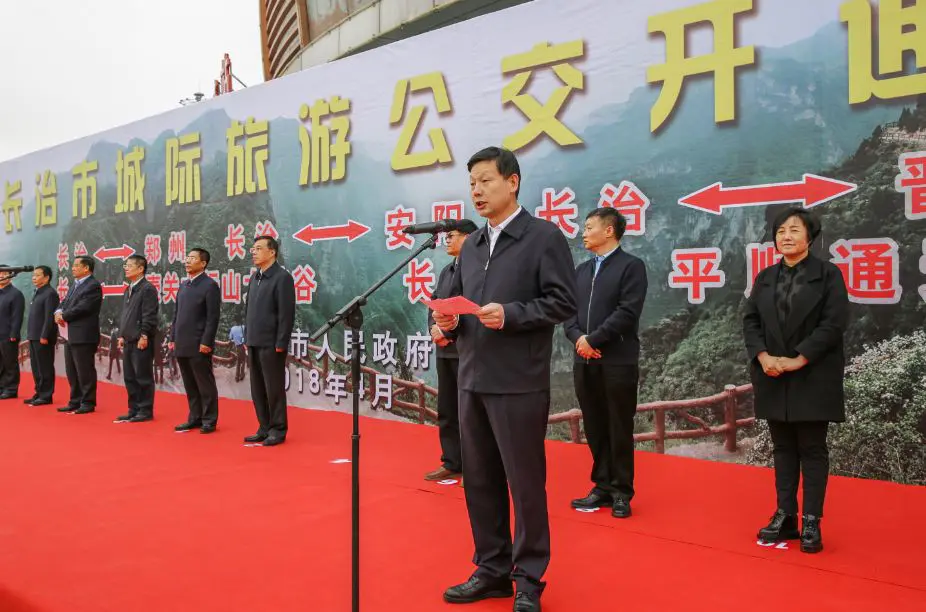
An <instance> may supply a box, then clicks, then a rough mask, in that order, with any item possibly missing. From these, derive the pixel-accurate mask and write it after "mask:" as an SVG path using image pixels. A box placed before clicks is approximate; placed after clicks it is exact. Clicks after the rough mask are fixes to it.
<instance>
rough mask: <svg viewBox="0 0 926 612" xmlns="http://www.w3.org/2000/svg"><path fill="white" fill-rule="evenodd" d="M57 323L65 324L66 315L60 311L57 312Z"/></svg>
mask: <svg viewBox="0 0 926 612" xmlns="http://www.w3.org/2000/svg"><path fill="white" fill-rule="evenodd" d="M55 323H57V324H58V325H64V315H63V314H62V313H60V312H56V313H55Z"/></svg>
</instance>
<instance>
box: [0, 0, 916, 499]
mask: <svg viewBox="0 0 926 612" xmlns="http://www.w3.org/2000/svg"><path fill="white" fill-rule="evenodd" d="M924 68H926V0H912V1H911V0H880V2H877V1H872V2H869V1H868V0H814V1H813V2H807V1H806V0H712V1H708V2H696V1H691V0H650V1H649V2H629V1H628V2H614V1H610V0H608V1H606V0H570V1H569V2H558V1H556V0H536V1H535V2H531V3H528V4H526V5H522V6H519V7H516V8H512V9H508V10H505V11H501V12H498V13H494V14H491V15H488V16H485V17H482V18H478V19H473V20H471V21H467V22H464V23H461V24H458V25H455V26H452V27H449V28H446V29H443V30H439V31H435V32H431V33H428V34H425V35H422V36H419V37H416V38H414V39H411V40H407V41H403V42H399V43H395V44H392V45H389V46H388V47H384V48H381V49H377V50H375V51H371V52H368V53H364V54H361V55H357V56H353V57H349V58H346V59H343V60H340V61H338V62H335V63H332V64H328V65H324V66H319V67H317V68H314V69H312V70H308V71H305V72H301V73H298V74H294V75H291V76H288V77H285V78H283V79H279V80H276V81H273V82H272V83H268V84H265V85H262V86H259V87H254V88H251V89H247V90H245V91H241V92H238V93H235V94H232V95H226V96H221V97H219V98H216V99H213V100H210V101H207V102H203V103H201V104H197V105H193V106H187V107H184V108H179V109H176V110H174V111H171V112H169V113H165V114H163V115H159V116H156V117H152V118H149V119H146V120H144V121H139V122H136V123H133V124H131V125H127V126H123V127H120V128H116V129H113V130H110V131H107V132H104V133H102V134H97V135H94V136H90V137H87V138H83V139H80V140H77V141H74V142H69V143H66V144H63V145H60V146H57V147H54V148H51V149H48V150H45V151H41V152H38V153H34V154H31V155H28V156H25V157H23V158H20V159H16V160H13V161H9V162H6V163H3V164H0V201H2V217H3V234H2V235H3V239H2V241H0V261H2V262H5V263H7V264H16V265H29V264H32V265H38V264H48V265H51V266H52V267H53V268H54V269H55V270H57V271H58V275H57V276H56V278H55V281H54V282H55V283H56V284H57V288H58V291H59V292H60V293H61V294H62V295H64V293H65V292H66V291H67V289H68V284H69V282H70V277H69V272H68V269H69V266H70V263H71V262H72V261H73V258H74V257H76V256H78V255H80V254H88V255H90V256H92V257H94V258H95V259H96V260H97V264H98V265H97V270H98V271H97V277H98V278H100V280H101V282H103V283H104V292H105V296H106V298H105V300H104V306H103V320H104V321H105V322H106V324H105V325H106V326H108V328H107V329H104V332H106V333H107V334H110V332H112V331H113V330H112V329H111V326H112V325H113V323H112V322H114V321H118V312H119V309H120V307H121V303H122V300H121V297H120V296H121V295H122V293H123V291H124V288H125V284H124V283H123V278H122V269H121V264H122V262H123V260H124V259H125V258H126V257H127V256H128V255H130V254H132V253H141V254H144V255H145V256H146V257H147V258H148V260H149V262H150V263H151V266H150V269H149V274H148V278H149V280H151V282H152V283H154V284H155V285H156V286H157V287H158V289H159V291H160V296H161V304H162V308H161V319H162V322H161V329H162V330H163V331H166V330H167V328H168V326H169V323H170V319H171V316H172V313H173V308H174V302H175V300H176V296H177V292H178V289H179V285H180V281H181V279H182V277H183V275H184V271H183V265H182V264H183V258H184V254H185V252H186V251H187V250H188V249H190V248H192V247H194V246H200V247H205V248H207V249H208V250H209V251H210V252H211V253H212V264H211V270H210V274H211V275H212V276H213V277H214V278H215V279H216V280H217V281H218V282H219V283H220V286H221V290H222V299H223V302H224V308H223V313H222V320H221V326H220V330H219V337H220V339H221V340H223V345H222V348H221V349H220V350H219V351H218V357H219V360H218V364H217V371H218V372H219V373H220V375H219V380H220V385H221V387H220V388H221V392H222V394H223V395H224V396H227V397H247V396H248V383H247V378H246V372H245V370H244V366H243V364H242V363H240V359H241V353H242V351H241V349H239V348H237V346H236V340H237V339H238V338H239V337H240V333H239V332H240V329H236V328H239V327H240V325H241V324H242V323H243V309H244V302H245V300H246V298H247V289H248V288H247V282H248V273H249V271H250V270H251V266H250V258H249V254H248V247H249V246H250V242H251V240H252V239H253V238H254V237H255V236H257V235H260V234H270V235H273V236H279V238H280V240H281V241H282V260H283V263H284V265H285V266H286V267H287V268H288V269H289V270H290V271H291V272H292V274H293V276H294V278H295V282H296V293H297V301H298V309H297V311H298V312H297V321H296V328H297V332H296V333H295V334H294V336H293V342H292V345H291V352H292V353H293V356H294V358H296V359H297V360H301V361H298V362H296V363H295V364H294V365H293V366H291V367H290V380H289V384H290V388H289V398H290V402H291V403H292V404H295V405H302V406H312V407H327V408H337V407H340V408H341V409H345V408H346V407H347V406H348V405H349V402H348V401H346V400H347V396H348V390H349V388H350V384H349V380H347V378H348V377H347V370H346V368H344V367H343V365H342V364H338V363H336V362H337V361H338V359H337V357H338V356H341V357H342V356H344V355H345V354H346V353H347V345H348V342H347V340H348V338H347V337H346V336H345V334H344V333H343V332H342V331H340V330H339V331H338V332H337V333H335V332H332V333H331V334H330V335H329V336H328V337H326V338H324V339H323V340H322V341H320V342H319V343H318V345H317V346H316V345H313V344H310V343H309V342H308V333H309V332H310V331H311V330H313V329H315V328H316V327H318V326H319V325H321V324H322V323H323V322H324V321H325V320H326V319H327V318H328V317H329V316H330V315H331V314H332V313H333V312H334V311H336V310H337V309H338V308H339V307H340V306H341V305H342V304H343V303H345V302H347V301H348V300H349V299H350V298H352V297H353V296H355V295H357V294H359V293H360V292H361V291H363V290H364V289H365V288H366V287H367V286H368V285H370V284H371V283H373V282H374V281H375V280H376V279H378V278H379V277H380V276H381V275H382V274H384V273H385V272H386V271H388V270H389V269H391V268H392V267H394V266H396V265H398V263H399V262H400V261H401V260H402V259H403V258H404V257H406V256H407V255H408V253H409V252H410V250H411V249H413V248H414V247H415V246H416V244H420V243H421V241H422V240H423V239H424V238H423V237H421V236H410V235H406V234H403V233H402V231H401V230H402V229H403V228H404V227H406V226H408V225H410V224H414V223H420V222H426V221H434V220H439V219H443V218H460V217H470V218H474V219H475V220H477V221H480V220H479V219H478V217H477V216H476V215H475V213H474V211H473V209H472V207H471V205H470V202H469V197H468V176H467V172H466V160H467V158H468V157H469V156H470V155H471V154H472V153H473V152H475V151H477V150H478V149H481V148H482V147H484V146H488V145H493V144H501V145H503V146H505V147H508V148H510V149H512V150H513V151H515V152H516V153H517V155H518V156H519V158H520V161H521V167H522V170H523V181H522V189H521V196H520V198H521V204H522V206H523V207H524V208H525V209H526V210H527V211H529V212H530V213H531V214H534V215H536V216H537V217H539V218H542V219H545V220H547V221H549V222H551V223H554V224H556V225H557V226H558V227H559V228H560V229H561V230H562V232H563V234H564V235H565V236H566V237H567V238H569V239H570V241H571V243H572V246H573V256H574V258H575V260H576V262H579V261H581V260H582V259H583V258H584V257H586V256H587V254H586V253H584V251H583V249H582V243H581V231H582V223H583V218H584V215H585V214H586V213H587V212H589V211H590V210H592V209H594V208H595V207H600V206H609V207H614V208H617V209H618V210H620V211H621V212H623V213H624V214H625V215H626V217H627V219H628V231H627V236H626V237H625V240H624V246H625V248H627V249H628V250H629V251H631V252H633V253H634V254H636V255H638V256H640V257H641V258H642V259H643V260H644V261H645V263H646V265H647V269H648V274H649V279H650V293H649V295H648V298H647V303H646V308H645V312H644V321H643V328H644V331H643V338H642V340H643V351H644V355H643V361H642V363H641V372H642V380H641V388H640V393H641V401H653V400H680V399H685V398H696V397H704V396H709V395H712V394H715V393H717V392H718V391H722V390H723V389H724V387H725V386H726V385H743V384H745V383H746V382H748V377H747V373H746V356H745V351H744V350H743V346H742V345H743V343H742V338H741V323H740V318H741V314H742V303H743V300H744V295H748V294H749V291H750V289H751V286H752V281H753V278H754V277H755V275H756V274H757V273H758V272H759V271H760V270H761V269H762V268H764V267H766V266H768V265H771V264H773V263H774V262H776V261H777V260H778V257H779V255H778V254H777V253H776V252H775V249H774V245H773V243H772V242H771V236H770V234H769V231H768V229H767V222H768V220H769V219H770V218H771V217H772V216H773V215H774V214H775V213H777V212H778V211H779V210H780V209H781V207H782V206H784V205H786V204H798V205H803V206H805V207H807V208H813V209H814V210H816V211H818V212H819V213H820V215H821V218H822V221H823V227H824V233H823V237H822V240H820V241H819V243H818V244H816V245H815V249H816V252H817V254H818V255H819V256H821V257H823V258H826V259H829V260H831V261H833V262H835V263H836V264H837V265H838V266H839V267H840V268H841V269H842V271H843V274H844V276H845V280H846V284H847V286H848V288H849V295H850V299H851V301H852V302H853V304H854V307H853V317H852V322H851V325H850V329H849V332H848V335H847V340H848V345H849V351H850V354H851V355H852V356H853V357H856V358H857V363H855V364H854V365H852V366H850V380H849V382H848V383H847V385H848V386H849V389H848V391H849V403H850V412H851V413H852V414H862V413H864V414H865V415H867V416H865V417H864V418H866V419H869V420H872V421H874V422H878V423H881V422H888V421H890V422H894V423H901V422H902V423H907V425H906V427H907V429H909V430H911V431H919V435H920V436H922V430H923V428H924V425H923V420H922V416H920V417H917V415H922V414H923V412H924V411H926V408H924V404H926V398H924V392H923V390H922V389H920V388H918V387H917V388H913V387H911V386H910V385H911V384H912V383H909V382H905V381H908V380H909V379H910V378H911V377H914V378H915V377H916V375H917V372H919V370H916V368H920V367H921V365H916V364H918V363H919V361H916V359H913V358H912V357H910V355H913V356H915V355H919V354H920V353H916V351H918V350H920V349H919V348H918V347H919V346H920V345H921V344H922V342H921V339H922V338H921V336H918V335H917V334H921V333H922V328H923V323H924V312H926V305H924V301H926V71H924ZM9 86H10V87H15V86H16V84H15V83H10V84H9ZM91 93H92V92H71V94H70V95H91ZM917 102H919V104H918V103H917ZM6 120H8V121H15V120H16V118H15V117H7V118H6ZM448 261H449V259H448V257H447V255H446V254H444V253H443V251H442V250H438V251H433V252H426V253H424V254H423V255H422V256H420V257H418V258H417V259H415V260H413V261H412V262H411V263H410V264H409V265H408V267H407V269H406V270H405V271H404V272H403V273H402V274H400V275H399V276H398V277H396V278H395V279H393V281H392V282H390V283H389V284H387V286H386V287H384V288H383V289H382V290H381V291H380V292H379V293H377V294H376V295H375V297H374V298H373V300H372V301H371V302H370V305H369V306H368V308H367V311H366V314H367V316H366V324H365V328H364V337H363V346H364V355H363V359H364V365H365V372H366V375H365V377H364V381H363V384H364V388H365V391H366V398H367V399H366V401H365V405H366V408H367V409H372V410H374V411H375V412H377V413H378V414H384V415H387V414H395V410H396V408H397V407H396V406H394V401H397V400H399V399H402V400H403V401H404V402H411V403H417V404H420V405H433V404H434V398H433V392H432V391H429V390H428V389H427V387H428V386H432V385H434V384H435V376H434V374H433V366H432V364H433V347H432V346H431V341H430V336H429V334H428V330H427V325H426V312H425V307H424V306H423V305H422V304H421V302H422V301H423V300H425V299H427V298H428V297H429V296H430V295H431V292H432V291H433V289H434V286H435V284H436V278H437V275H438V273H439V271H440V269H441V268H442V266H444V265H446V264H447V263H448ZM16 284H17V285H18V286H19V287H20V288H21V289H23V290H24V291H28V288H29V285H28V279H26V278H23V277H20V278H18V279H17V281H16ZM224 342H227V343H228V344H227V345H226V344H224ZM104 343H105V341H104ZM103 348H104V349H107V347H106V346H104V347H103ZM103 354H106V353H105V350H104V351H103ZM572 354H573V347H571V346H570V345H569V344H568V343H567V342H566V341H565V339H564V338H562V337H561V334H558V338H557V346H556V350H555V354H554V372H555V375H554V381H553V386H554V392H553V412H563V411H566V410H569V409H572V408H575V407H576V403H575V399H574V396H573V393H572V382H571V371H570V370H571V361H572ZM904 356H907V357H910V359H907V360H906V361H904V359H901V357H904ZM159 359H161V361H162V364H163V366H164V368H166V369H167V370H168V372H167V375H166V376H165V378H164V383H163V384H164V385H166V386H167V387H169V388H170V387H172V388H176V389H180V383H179V379H177V378H175V377H174V376H173V372H172V371H171V368H170V356H169V355H168V354H163V353H162V355H161V357H160V358H159ZM879 359H881V361H879ZM911 359H912V361H911ZM885 360H886V361H885ZM888 362H889V363H892V364H897V363H905V364H908V365H907V366H904V367H907V369H906V370H903V371H902V372H894V371H893V370H891V368H888V367H885V366H883V365H878V364H879V363H880V364H884V363H888ZM300 363H301V364H302V365H304V366H305V367H301V366H300ZM909 364H913V365H909ZM107 365H108V367H109V370H110V372H111V369H112V364H111V363H108V362H107V361H106V360H103V361H102V363H101V367H103V368H104V369H105V368H106V367H107ZM116 365H117V367H118V363H117V364H116ZM910 368H913V369H910ZM110 372H107V373H110ZM853 376H854V377H855V378H852V377H853ZM866 376H867V377H871V376H873V377H874V379H872V380H869V379H867V378H865V377H866ZM403 380H404V381H411V383H409V384H406V383H402V382H401V381H403ZM418 380H423V381H424V382H426V383H428V384H427V385H426V386H422V385H420V384H419V383H417V382H416V381H418ZM862 380H865V381H867V382H865V383H864V384H862V383H861V382H858V381H862ZM853 381H855V382H853ZM856 384H857V385H858V386H857V387H855V386H853V385H856ZM879 385H880V386H881V387H883V388H884V389H890V391H889V393H890V394H893V396H897V397H900V399H899V400H897V401H896V402H895V404H897V405H896V406H893V407H892V406H891V405H890V404H891V401H893V400H891V401H888V400H885V399H884V397H885V395H884V393H888V392H887V391H885V392H884V393H882V392H881V391H878V390H877V389H876V388H878V387H879ZM904 385H906V386H904ZM908 387H909V388H908ZM873 389H874V390H873ZM416 393H417V394H418V395H415V394H416ZM905 394H906V395H905ZM893 396H892V397H893ZM403 398H404V399H403ZM739 410H740V411H741V412H743V413H744V414H746V415H748V413H749V411H750V405H749V402H748V400H747V401H745V403H744V404H743V405H741V406H740V407H739ZM865 411H868V412H865ZM872 411H874V412H872ZM879 411H881V412H879ZM885 411H886V412H885ZM916 411H919V412H916ZM882 413H883V414H882ZM685 415H687V413H685ZM685 415H683V417H684V418H687V416H690V415H687V416H685ZM741 416H742V415H741ZM670 417H671V415H670ZM680 418H682V417H680ZM700 418H702V419H704V420H705V421H707V420H710V419H711V418H712V416H711V415H710V414H704V415H701V417H700ZM860 418H861V417H860ZM892 419H893V420H892ZM688 420H689V421H690V420H691V419H688ZM638 427H639V428H640V429H638V431H645V430H646V429H647V428H648V427H652V424H651V423H648V422H647V420H646V419H641V421H640V422H639V423H638ZM848 427H849V426H848V425H847V426H846V431H848V430H849V429H848ZM898 427H900V425H898ZM741 433H743V432H741ZM744 435H747V436H748V435H750V434H749V433H748V432H744ZM905 439H906V440H908V442H909V440H910V438H909V437H908V438H905ZM913 440H914V441H915V440H916V438H915V437H914V438H913ZM919 440H922V437H920V438H919ZM846 444H847V445H849V444H850V443H849V442H846ZM853 448H854V447H853ZM892 448H893V449H894V450H895V451H896V452H897V453H899V454H901V455H909V454H910V453H909V452H908V451H907V450H904V449H899V448H896V447H892ZM847 449H849V446H847ZM846 452H847V453H850V454H851V453H855V454H856V456H857V449H855V450H852V449H849V450H847V451H846ZM879 452H880V451H879ZM834 455H838V449H837V450H834ZM913 455H916V452H914V453H913ZM876 464H877V461H875V463H874V464H872V466H873V467H872V466H868V467H864V468H863V467H856V468H852V469H855V470H856V473H859V474H861V475H870V476H876V477H882V478H894V479H896V480H904V481H909V480H910V479H909V478H906V477H905V476H904V475H903V474H900V475H898V473H897V472H896V471H891V470H892V469H893V468H890V469H889V468H885V470H886V471H885V470H881V471H879V469H880V468H878V466H877V465H876ZM845 471H849V468H846V469H845Z"/></svg>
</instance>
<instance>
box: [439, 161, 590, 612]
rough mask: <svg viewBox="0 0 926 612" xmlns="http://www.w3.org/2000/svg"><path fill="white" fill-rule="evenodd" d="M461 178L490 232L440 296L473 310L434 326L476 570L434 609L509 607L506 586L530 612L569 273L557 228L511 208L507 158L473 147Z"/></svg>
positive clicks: (514, 203) (476, 241) (569, 307)
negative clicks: (453, 359)
mask: <svg viewBox="0 0 926 612" xmlns="http://www.w3.org/2000/svg"><path fill="white" fill-rule="evenodd" d="M467 168H468V169H469V172H470V192H471V193H470V195H471V197H472V200H473V206H474V207H475V209H476V212H477V213H479V216H481V217H484V218H485V219H486V220H487V221H488V223H487V224H486V225H485V226H483V227H482V228H480V229H479V230H478V231H476V232H475V233H473V234H472V235H471V236H470V237H469V238H467V240H466V243H465V244H464V245H463V249H462V250H461V251H460V257H459V259H458V261H457V266H456V268H455V270H454V275H453V283H452V286H451V289H450V294H451V295H452V296H455V295H462V296H463V297H465V298H467V299H468V300H470V301H472V302H475V303H476V304H478V305H482V306H481V307H480V308H479V310H478V312H477V313H476V314H475V315H462V316H448V315H443V314H439V313H435V315H434V320H435V322H436V323H437V325H438V327H440V328H441V331H443V332H444V333H445V334H448V337H451V338H455V340H456V342H457V348H458V350H459V352H460V373H459V379H458V384H459V387H460V433H461V439H462V444H463V460H464V462H465V464H466V474H465V476H466V489H465V491H466V508H467V510H468V511H469V520H470V525H471V526H472V530H473V541H474V544H475V548H476V554H475V556H474V559H473V560H474V562H475V563H476V565H477V566H478V567H477V569H476V571H475V573H474V574H473V575H472V576H471V577H470V579H469V580H467V581H466V582H464V583H462V584H459V585H456V586H452V587H450V588H449V589H447V590H446V591H445V592H444V600H445V601H448V602H452V603H471V602H475V601H479V600H482V599H487V598H491V597H510V596H511V595H513V592H512V588H511V581H512V580H514V581H515V583H516V584H517V596H516V598H515V604H514V610H515V612H536V611H539V610H540V595H541V593H542V592H543V589H544V586H545V584H544V582H543V581H542V580H541V578H542V577H543V574H544V572H546V569H547V565H549V562H550V522H549V517H548V514H547V494H546V452H545V448H544V440H545V438H546V431H547V416H548V415H549V410H550V359H551V356H552V352H553V329H554V327H555V326H556V324H557V323H561V322H563V321H565V320H566V319H568V318H569V317H571V316H573V315H574V314H575V312H576V298H575V274H574V273H573V264H572V255H571V253H570V252H569V244H568V243H567V242H566V238H565V237H564V236H563V234H562V232H561V231H560V230H559V228H557V227H556V226H555V225H553V224H552V223H548V222H547V221H543V220H540V219H537V218H535V217H532V216H531V214H530V213H529V212H527V211H525V210H523V209H522V208H521V206H520V205H519V204H518V199H517V196H518V192H519V189H520V184H521V169H520V167H519V166H518V160H517V158H516V157H515V156H514V154H513V153H512V152H511V151H508V150H507V149H500V148H498V147H489V148H487V149H483V150H482V151H479V152H478V153H476V154H475V155H474V156H473V157H472V158H470V160H469V163H468V164H467ZM509 489H510V491H511V499H513V500H514V513H515V522H516V526H517V530H516V532H515V537H514V542H512V537H511V524H510V519H509V517H510V502H509V496H508V491H509Z"/></svg>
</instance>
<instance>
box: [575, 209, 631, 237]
mask: <svg viewBox="0 0 926 612" xmlns="http://www.w3.org/2000/svg"><path fill="white" fill-rule="evenodd" d="M592 217H597V218H599V219H601V222H602V223H605V224H607V225H610V226H611V227H613V228H614V237H615V238H617V239H618V240H620V239H621V238H623V237H624V232H626V231H627V217H625V216H624V215H622V214H621V213H620V211H618V210H616V209H614V208H611V207H610V206H602V207H601V208H596V209H595V210H593V211H592V212H590V213H588V214H587V215H585V220H586V221H588V220H589V219H591V218H592Z"/></svg>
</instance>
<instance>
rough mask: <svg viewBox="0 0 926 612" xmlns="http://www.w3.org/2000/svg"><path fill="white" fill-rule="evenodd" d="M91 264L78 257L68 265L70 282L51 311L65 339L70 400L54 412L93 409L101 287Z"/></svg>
mask: <svg viewBox="0 0 926 612" xmlns="http://www.w3.org/2000/svg"><path fill="white" fill-rule="evenodd" d="M94 266H95V263H94V261H93V259H92V258H91V257H88V256H86V255H80V256H78V257H75V258H74V263H73V264H71V274H73V276H74V282H73V283H72V284H71V288H70V289H69V290H68V293H67V295H66V296H65V297H64V300H63V301H62V302H61V304H60V305H59V306H58V310H56V311H55V323H57V324H58V326H59V327H60V328H61V335H62V336H63V337H64V339H65V340H67V343H66V344H65V345H64V368H65V371H66V372H67V375H68V384H69V385H70V387H71V398H70V400H69V401H68V403H67V405H66V406H62V407H61V408H58V412H67V413H70V414H90V413H91V412H94V411H95V410H96V365H95V364H94V363H93V357H94V355H95V354H96V349H97V345H99V343H100V307H101V306H102V305H103V288H102V287H101V286H100V281H98V280H97V279H96V278H94V277H93V268H94Z"/></svg>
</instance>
